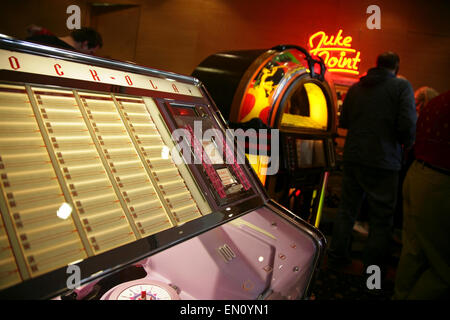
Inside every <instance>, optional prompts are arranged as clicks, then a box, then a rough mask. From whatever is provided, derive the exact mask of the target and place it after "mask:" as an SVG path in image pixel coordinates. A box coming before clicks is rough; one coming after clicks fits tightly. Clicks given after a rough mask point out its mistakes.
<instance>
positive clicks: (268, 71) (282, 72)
mask: <svg viewBox="0 0 450 320" xmlns="http://www.w3.org/2000/svg"><path fill="white" fill-rule="evenodd" d="M192 75H193V76H194V77H196V78H198V79H199V80H201V81H202V82H203V83H204V84H205V86H206V88H207V90H208V91H209V93H210V94H211V96H212V98H213V99H214V101H215V102H216V104H217V106H218V108H219V109H220V110H221V112H222V115H223V116H224V118H225V119H227V120H228V121H229V124H230V127H232V128H241V129H244V130H245V129H255V130H258V129H279V138H280V140H279V142H277V141H271V140H270V138H271V135H270V134H268V140H267V143H264V142H265V139H266V137H265V134H264V130H262V131H261V130H260V131H259V135H258V139H259V140H258V143H257V146H256V147H255V145H254V143H252V141H250V142H249V143H247V144H246V155H247V158H248V160H249V162H250V164H251V165H252V167H253V169H254V170H255V172H256V174H257V175H258V177H259V178H260V180H261V181H262V183H263V184H264V185H265V187H266V189H267V190H268V192H269V195H270V196H271V197H273V198H275V199H277V200H278V201H279V202H280V203H281V204H283V205H285V206H287V207H289V208H290V209H291V210H292V211H293V212H294V213H295V214H297V215H299V216H301V217H302V218H304V219H306V220H309V221H310V222H311V223H314V224H315V225H316V226H318V224H319V222H320V212H321V205H322V203H323V198H324V190H325V188H326V183H327V178H328V174H329V171H330V170H331V169H332V168H333V167H334V166H335V150H334V144H333V137H334V135H335V133H336V126H337V118H336V114H337V113H336V94H335V90H334V84H333V81H332V80H331V79H330V77H329V74H328V73H327V72H326V67H325V65H324V63H323V61H322V60H321V59H320V58H319V60H315V59H313V58H312V57H311V56H310V54H309V53H308V52H307V51H306V50H305V49H304V48H302V47H299V46H294V45H280V46H277V47H274V48H271V49H269V50H267V49H264V50H245V51H229V52H221V53H217V54H213V55H211V56H209V57H207V58H206V59H205V60H204V61H202V62H201V63H200V64H199V65H198V66H197V68H196V69H195V70H194V72H193V74H192ZM268 132H270V131H268ZM272 132H273V131H272ZM272 136H273V134H272ZM253 141H255V140H253ZM277 145H278V146H279V154H278V153H273V152H272V153H271V152H270V151H271V147H273V146H277ZM266 150H269V152H267V155H266V153H265V152H261V151H266ZM278 157H279V158H278ZM277 160H278V163H277V164H278V165H279V170H278V171H277V172H276V174H274V172H273V170H272V172H269V171H267V169H268V168H269V169H270V167H271V166H273V165H274V163H276V162H277Z"/></svg>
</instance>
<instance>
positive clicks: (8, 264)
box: [0, 210, 22, 290]
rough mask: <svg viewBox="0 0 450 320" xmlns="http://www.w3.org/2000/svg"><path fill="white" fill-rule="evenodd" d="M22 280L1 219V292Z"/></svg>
mask: <svg viewBox="0 0 450 320" xmlns="http://www.w3.org/2000/svg"><path fill="white" fill-rule="evenodd" d="M0 212H1V210H0ZM21 280H22V278H21V277H20V273H19V268H18V267H17V263H16V259H15V257H14V253H13V251H12V247H11V244H10V243H9V239H8V235H7V234H6V230H5V226H4V224H3V219H0V290H1V289H3V288H6V287H9V286H12V285H15V284H16V283H19V282H20V281H21Z"/></svg>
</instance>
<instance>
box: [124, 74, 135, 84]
mask: <svg viewBox="0 0 450 320" xmlns="http://www.w3.org/2000/svg"><path fill="white" fill-rule="evenodd" d="M125 80H126V81H127V83H128V84H129V85H130V86H132V85H133V81H131V78H130V76H125Z"/></svg>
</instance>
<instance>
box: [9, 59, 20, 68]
mask: <svg viewBox="0 0 450 320" xmlns="http://www.w3.org/2000/svg"><path fill="white" fill-rule="evenodd" d="M8 60H9V64H10V65H11V68H13V69H14V70H17V69H19V68H20V64H19V60H17V58H16V57H14V56H11V57H9V58H8Z"/></svg>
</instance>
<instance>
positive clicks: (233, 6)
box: [0, 0, 450, 92]
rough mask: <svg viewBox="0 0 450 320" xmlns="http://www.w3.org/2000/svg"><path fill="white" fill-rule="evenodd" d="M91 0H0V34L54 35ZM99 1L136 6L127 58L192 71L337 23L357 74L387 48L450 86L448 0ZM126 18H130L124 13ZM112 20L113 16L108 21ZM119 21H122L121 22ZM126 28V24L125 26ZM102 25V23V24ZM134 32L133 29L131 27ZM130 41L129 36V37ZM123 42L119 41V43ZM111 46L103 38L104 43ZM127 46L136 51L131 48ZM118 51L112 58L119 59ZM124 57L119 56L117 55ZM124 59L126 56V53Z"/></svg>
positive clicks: (299, 41) (417, 75) (417, 80)
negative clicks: (211, 58)
mask: <svg viewBox="0 0 450 320" xmlns="http://www.w3.org/2000/svg"><path fill="white" fill-rule="evenodd" d="M92 2H94V1H89V0H68V1H66V0H60V1H55V0H54V1H50V0H43V1H30V0H21V1H12V0H3V1H2V3H1V7H2V10H1V12H0V32H2V33H6V34H9V35H12V36H16V37H18V38H23V37H24V36H25V35H26V33H25V28H26V26H27V25H28V24H31V23H34V24H38V25H42V26H44V27H47V28H48V29H50V30H52V31H53V32H55V33H56V34H58V35H64V34H67V33H68V30H67V29H66V19H67V16H68V15H67V14H66V8H67V6H68V5H70V4H77V5H79V6H80V8H81V11H82V24H83V25H89V24H90V22H91V21H90V14H91V10H90V4H91V3H92ZM95 2H97V3H99V2H103V3H120V4H136V5H138V6H139V15H136V14H135V15H133V17H136V16H138V18H137V19H138V20H139V21H138V22H136V21H134V20H135V19H136V18H132V20H133V21H129V22H128V24H136V26H133V27H130V26H129V25H124V27H123V28H122V29H123V30H128V31H126V32H127V33H128V34H130V37H135V40H136V41H135V43H134V44H133V45H134V48H132V49H129V48H127V50H128V51H127V52H128V53H127V57H130V56H133V55H134V60H135V62H136V63H138V64H141V65H146V66H150V67H154V68H158V69H163V70H169V71H173V72H178V73H183V74H190V73H191V72H192V71H193V70H194V68H195V67H196V66H197V65H198V64H199V63H200V62H201V61H202V60H203V59H205V58H206V57H207V56H208V55H210V54H213V53H216V52H219V51H225V50H239V49H256V48H270V47H272V46H275V45H277V44H287V43H289V44H296V45H301V46H305V47H306V45H307V39H308V37H309V35H311V34H312V33H314V32H316V31H319V30H323V31H326V32H327V33H329V34H335V33H336V32H337V31H338V30H339V29H340V28H342V29H343V30H344V33H345V34H349V35H351V36H352V37H353V47H355V48H357V49H358V50H360V51H361V60H362V61H361V63H360V69H361V72H365V71H366V70H367V69H368V68H370V67H372V66H373V64H374V62H375V59H376V56H377V55H378V54H379V53H381V52H383V51H386V50H392V51H396V52H397V53H398V54H399V55H400V58H401V65H400V74H401V75H403V76H405V77H406V78H407V79H409V80H410V81H411V83H412V84H413V87H414V89H417V88H419V87H420V86H424V85H428V86H431V87H434V88H435V89H437V90H438V91H440V92H443V91H446V90H448V89H450V77H449V74H448V73H449V72H450V59H449V57H450V20H449V19H448V13H449V12H450V10H449V9H450V2H449V1H445V0H429V1H424V0H400V1H389V0H379V1H373V0H322V1H303V0H277V1H273V0H148V1H144V0H135V1H133V0H108V1H104V0H98V1H95ZM371 4H377V5H378V6H380V8H381V30H368V29H367V27H366V19H367V17H368V14H366V8H367V7H368V6H369V5H371ZM128 20H130V19H128ZM109 23H110V22H109ZM120 23H122V24H126V19H125V22H124V21H121V22H120ZM127 28H128V29H127ZM118 29H119V30H120V28H106V30H107V31H103V33H107V32H110V33H111V34H104V37H105V39H107V40H108V42H110V41H111V39H114V37H116V38H120V39H123V37H126V35H124V34H120V33H118V31H117V30H118ZM103 30H105V29H103ZM130 30H136V32H135V34H133V35H131V33H132V32H133V33H134V31H130ZM131 42H132V41H131ZM117 43H118V46H123V41H117ZM109 45H110V44H108V46H109ZM130 50H132V51H134V52H131V53H130ZM120 51H121V50H115V52H116V53H115V54H114V56H112V55H111V53H108V52H103V53H102V52H101V53H102V54H103V55H107V56H110V57H111V58H118V59H121V57H120V56H118V55H120ZM122 59H123V58H122ZM127 59H129V58H127Z"/></svg>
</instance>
